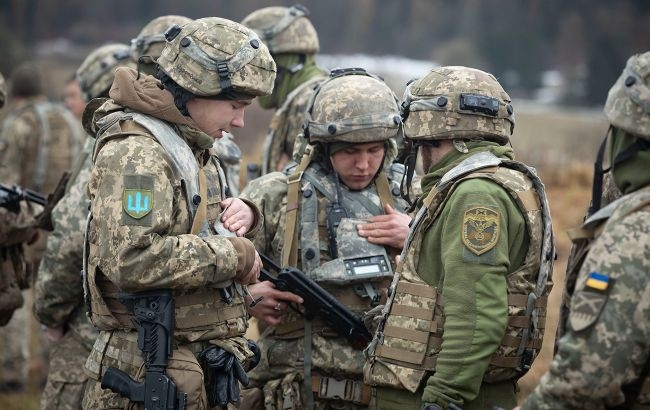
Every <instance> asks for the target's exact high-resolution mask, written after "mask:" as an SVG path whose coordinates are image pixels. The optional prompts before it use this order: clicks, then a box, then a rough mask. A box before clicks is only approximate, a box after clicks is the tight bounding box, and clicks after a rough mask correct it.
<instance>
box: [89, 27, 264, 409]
mask: <svg viewBox="0 0 650 410" xmlns="http://www.w3.org/2000/svg"><path fill="white" fill-rule="evenodd" d="M168 33H169V36H168V43H167V45H166V46H165V48H164V50H163V52H162V54H161V56H160V58H159V59H158V63H159V65H160V68H161V72H162V74H160V73H159V75H160V79H161V81H162V83H163V84H164V86H165V87H167V88H166V89H165V90H162V89H161V88H159V86H158V85H159V84H160V82H159V81H157V80H156V79H154V78H153V77H151V76H140V78H139V79H137V73H136V71H135V70H131V69H125V68H119V69H118V70H117V71H116V74H115V81H114V84H113V87H112V89H111V92H110V96H111V99H110V100H108V101H106V102H105V103H104V104H103V105H102V106H101V107H100V108H99V109H97V110H96V111H95V112H94V114H93V117H92V118H91V119H89V120H90V122H89V123H86V124H85V125H86V128H92V130H93V132H95V133H97V134H96V137H97V141H96V143H95V148H94V152H93V163H94V167H93V170H92V173H91V176H90V181H89V183H88V191H89V193H90V198H91V215H92V219H91V221H90V223H89V225H88V232H87V241H86V246H88V266H87V272H86V275H87V277H86V284H87V291H88V295H89V297H90V308H91V319H92V321H93V323H94V324H95V325H96V327H97V328H98V329H99V330H100V334H99V337H98V339H97V340H96V341H95V344H94V346H93V349H92V351H91V353H90V356H89V357H88V360H87V362H86V367H85V370H86V372H87V374H88V375H89V376H90V377H91V378H92V381H91V382H90V383H89V384H88V387H87V389H86V394H85V396H84V401H83V406H84V408H117V407H119V408H124V407H125V406H126V405H127V402H128V400H127V399H125V398H122V397H120V396H119V395H118V394H116V393H113V392H112V391H110V390H102V389H101V387H100V379H101V377H102V375H103V374H104V372H105V371H106V369H107V368H109V367H115V368H117V369H119V370H122V371H124V372H125V373H127V374H128V375H129V376H130V377H132V378H134V379H135V380H142V376H143V375H144V369H143V355H142V352H141V351H140V349H138V346H137V332H135V330H134V328H133V324H132V323H131V319H132V315H131V314H129V312H128V311H127V310H126V309H125V307H124V306H123V305H122V304H121V303H119V302H118V301H117V299H116V296H117V292H118V291H125V292H138V291H142V290H147V289H171V291H172V294H173V296H174V299H175V306H176V311H175V332H174V350H173V357H172V358H171V359H170V361H169V364H168V366H167V373H168V375H169V376H170V377H171V378H172V379H173V380H174V382H175V383H176V385H177V387H178V389H179V390H180V391H182V392H185V393H187V395H188V397H187V400H188V409H199V408H207V407H208V404H207V400H206V387H205V386H204V385H203V382H204V372H203V369H202V368H201V367H200V365H199V363H198V360H197V358H196V356H195V355H197V354H199V353H200V352H201V351H203V350H204V349H206V348H208V347H209V346H213V345H217V346H222V347H223V348H224V349H228V351H229V352H231V353H232V354H234V355H235V356H236V358H237V359H238V360H239V361H241V362H245V361H248V359H250V358H251V357H252V356H253V353H252V352H251V350H250V349H249V348H248V346H247V344H246V341H245V340H244V339H243V337H241V336H242V335H243V334H244V332H245V330H246V319H247V316H246V309H245V307H244V303H243V289H242V287H241V286H240V285H236V284H235V283H234V282H233V278H235V277H236V275H242V273H244V274H245V273H246V272H249V271H251V269H252V267H253V264H254V260H255V250H254V247H253V245H252V243H251V242H250V241H249V240H248V239H246V238H241V237H224V236H217V235H215V231H216V226H217V225H218V221H219V215H220V213H221V207H220V205H219V203H220V202H221V201H222V199H223V198H224V191H225V186H224V184H223V178H222V170H221V169H220V167H219V163H218V161H217V159H216V157H214V154H213V152H212V151H211V150H210V148H211V146H212V143H213V139H212V137H210V136H208V135H207V134H205V133H204V132H203V131H200V130H199V128H198V125H197V123H196V122H195V121H194V120H193V119H192V118H191V117H189V116H184V115H183V114H182V111H186V112H187V110H186V107H185V102H187V101H189V99H187V100H186V99H185V98H186V97H191V98H196V97H201V96H204V97H211V96H215V95H220V94H223V97H224V98H228V96H237V97H236V98H253V97H255V96H258V95H264V94H268V93H270V91H271V87H272V82H273V78H274V73H275V65H274V63H273V60H272V58H271V56H270V54H269V53H268V50H267V49H266V47H265V46H264V45H263V44H262V43H261V42H260V41H259V40H258V39H257V38H256V35H255V34H254V33H252V32H250V30H248V29H246V28H245V27H243V26H241V25H239V24H237V23H234V22H231V21H229V20H226V19H220V18H216V17H210V18H204V19H199V20H195V21H193V22H191V23H188V24H186V25H185V26H183V28H182V29H181V28H180V27H174V28H173V29H170V30H169V31H168ZM215 43H218V44H219V45H220V47H219V48H218V49H215V48H213V47H207V45H212V44H215ZM217 67H219V68H220V69H219V70H217ZM221 67H225V68H226V70H223V69H221ZM168 89H169V90H172V89H173V90H174V92H173V93H172V92H171V91H168ZM182 93H185V94H184V95H183V98H181V99H179V100H175V99H174V96H178V95H179V94H182ZM191 98H190V99H191ZM203 177H204V178H203ZM197 179H198V183H197ZM206 181H207V182H206ZM199 193H200V195H199ZM134 198H135V199H134ZM248 205H249V207H251V210H254V211H255V210H256V208H255V206H254V205H252V204H248ZM202 215H203V216H204V217H202ZM255 217H256V222H255V224H254V226H253V227H252V230H251V231H249V232H248V233H247V236H248V235H253V234H254V233H255V231H256V229H257V226H258V225H259V223H260V222H261V215H260V214H259V211H257V212H255ZM228 294H229V295H230V297H229V298H228V297H226V296H224V295H228Z"/></svg>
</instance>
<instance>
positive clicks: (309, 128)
mask: <svg viewBox="0 0 650 410" xmlns="http://www.w3.org/2000/svg"><path fill="white" fill-rule="evenodd" d="M401 125H402V119H401V117H400V115H399V102H398V99H397V97H396V96H395V93H393V91H392V90H391V89H390V87H388V85H386V83H384V82H383V81H382V80H381V79H380V78H379V77H377V76H374V75H372V74H369V73H367V72H366V71H365V70H363V69H358V68H347V69H335V70H332V72H331V73H330V77H329V78H328V79H327V80H324V81H323V82H321V83H319V84H318V85H317V86H316V88H315V90H314V92H313V93H312V95H311V97H310V100H309V103H308V104H307V112H306V121H305V125H304V134H305V137H306V138H308V139H309V142H310V143H315V142H325V143H330V142H351V143H357V144H359V143H366V142H375V141H386V140H389V139H391V138H394V137H396V136H397V134H398V133H399V132H400V131H401Z"/></svg>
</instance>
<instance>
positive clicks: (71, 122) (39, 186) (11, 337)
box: [0, 66, 83, 386]
mask: <svg viewBox="0 0 650 410" xmlns="http://www.w3.org/2000/svg"><path fill="white" fill-rule="evenodd" d="M30 72H31V73H30ZM16 76H18V77H19V78H20V77H22V78H20V79H17V78H16ZM13 77H14V78H13V83H12V92H13V97H14V99H15V100H16V108H15V109H14V110H13V111H12V112H10V113H9V114H8V115H7V116H6V117H5V118H4V120H3V123H2V130H1V131H0V182H2V183H4V184H7V185H13V184H17V185H20V186H22V187H23V188H28V189H32V190H35V191H38V192H41V193H43V194H48V193H51V192H52V191H54V189H55V187H56V186H57V183H58V182H59V180H60V179H61V176H62V175H63V173H64V172H65V171H67V170H68V169H70V166H71V165H72V162H73V159H74V158H75V156H76V155H77V153H78V152H79V150H80V149H81V144H82V138H83V135H82V133H81V132H80V128H79V127H78V125H77V120H76V119H75V118H74V116H73V115H72V113H70V112H69V111H68V110H67V109H66V108H65V107H64V106H63V105H61V104H58V103H52V102H49V101H47V99H46V98H45V97H44V96H43V95H42V90H38V88H40V87H34V88H33V90H32V91H33V92H34V93H31V92H30V93H28V94H25V95H21V93H22V91H19V92H17V90H20V88H23V87H25V84H21V83H23V82H24V81H29V82H34V83H37V82H40V78H39V76H38V72H37V71H36V69H35V68H32V67H29V66H24V67H21V68H18V69H17V70H16V74H15V76H13ZM27 87H28V88H32V85H30V84H27ZM23 89H24V88H23ZM46 239H47V235H46V233H45V231H41V232H40V233H39V236H38V239H37V240H35V241H34V242H30V243H29V244H27V243H26V242H25V243H22V244H16V245H15V247H14V250H12V251H9V250H4V249H3V253H4V254H5V255H7V252H10V253H12V254H13V255H14V256H13V257H14V258H21V259H22V255H20V256H18V255H17V254H16V252H18V253H20V252H24V258H25V262H26V264H25V265H23V266H24V267H25V268H26V270H27V279H26V282H25V284H26V285H27V286H30V287H31V284H32V281H33V280H34V273H35V272H34V271H35V269H36V267H37V266H38V263H39V261H40V258H41V255H42V252H43V250H44V248H45V241H46ZM18 248H22V250H18ZM4 258H5V256H3V259H4ZM4 260H5V261H6V259H4ZM4 273H5V274H6V275H11V274H16V275H19V276H20V275H21V273H18V272H15V271H14V272H13V273H10V272H4ZM23 297H24V298H25V302H26V303H25V304H24V306H23V307H22V308H21V309H19V310H17V311H16V312H15V314H14V317H13V319H12V320H11V321H10V323H9V324H8V325H7V327H5V328H3V329H2V330H1V331H0V351H1V352H2V354H1V355H2V358H1V359H0V362H2V366H1V367H2V374H0V384H4V383H8V384H10V385H16V386H21V385H23V386H24V385H25V384H26V382H27V365H28V364H27V360H28V358H29V346H30V345H31V343H30V342H29V341H30V340H31V339H32V332H31V329H32V327H33V322H32V317H31V315H30V314H29V311H30V309H31V304H32V303H31V302H32V291H31V290H25V291H23ZM16 340H23V341H25V342H24V343H16V342H15V341H16ZM39 344H40V346H41V347H44V346H46V344H44V343H39ZM43 355H44V354H43ZM39 359H40V358H39Z"/></svg>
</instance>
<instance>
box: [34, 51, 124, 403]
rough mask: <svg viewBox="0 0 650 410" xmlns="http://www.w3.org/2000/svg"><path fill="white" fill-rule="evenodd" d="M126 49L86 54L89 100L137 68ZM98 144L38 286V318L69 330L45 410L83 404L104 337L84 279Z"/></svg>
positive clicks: (70, 198)
mask: <svg viewBox="0 0 650 410" xmlns="http://www.w3.org/2000/svg"><path fill="white" fill-rule="evenodd" d="M126 51H128V46H126V45H123V44H108V45H105V46H102V47H99V48H98V49H96V50H94V51H93V52H91V53H90V54H89V55H88V56H87V57H86V59H85V60H84V61H83V62H82V64H81V66H80V67H79V69H78V70H77V73H76V79H77V81H79V83H81V84H84V94H85V95H86V96H87V97H88V98H91V99H93V98H97V97H102V96H107V95H108V89H109V87H110V84H112V82H113V77H114V74H113V73H114V71H115V69H116V68H117V67H120V66H122V67H123V66H127V67H135V65H134V64H133V62H132V61H131V60H130V58H129V57H128V53H126ZM99 62H103V63H104V64H101V63H99ZM79 126H81V124H79ZM94 142H95V139H94V138H92V137H91V136H89V135H87V136H86V140H85V142H84V146H83V149H82V151H81V153H80V155H79V156H78V157H77V159H76V161H75V164H74V166H73V167H72V171H71V172H72V174H71V176H70V179H69V181H68V185H67V187H66V193H65V195H64V196H63V198H62V199H61V201H60V202H59V203H58V204H57V205H56V207H55V208H54V210H53V211H52V221H53V223H54V227H55V229H54V231H53V232H52V233H51V234H50V235H49V237H48V240H47V247H46V250H45V253H44V255H43V260H42V262H41V264H40V266H39V270H38V275H37V277H36V284H35V287H34V296H35V301H34V315H35V316H36V318H37V320H38V321H39V322H40V323H41V324H43V325H44V326H47V327H49V328H53V329H62V330H63V331H64V332H65V333H64V335H63V337H62V338H61V339H60V340H58V341H56V342H54V343H52V348H51V351H50V358H49V359H50V362H49V371H48V375H47V382H46V385H45V388H44V390H43V395H42V397H41V409H80V408H81V399H82V398H83V393H84V388H85V383H86V381H87V379H88V377H87V376H86V374H85V373H84V372H83V366H84V363H85V362H86V358H87V357H88V354H89V353H90V349H91V348H92V346H93V343H94V341H95V339H96V338H97V336H98V332H97V330H96V329H95V328H94V326H93V325H92V323H90V320H89V318H88V316H87V314H86V306H85V304H84V301H83V286H82V278H81V267H82V265H83V263H82V251H83V241H84V230H85V228H86V219H87V215H88V207H89V204H90V203H89V200H88V198H87V193H86V188H87V184H88V179H89V177H90V169H91V166H92V161H91V153H92V147H93V144H94Z"/></svg>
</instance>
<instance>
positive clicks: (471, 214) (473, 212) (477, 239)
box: [462, 206, 501, 255]
mask: <svg viewBox="0 0 650 410" xmlns="http://www.w3.org/2000/svg"><path fill="white" fill-rule="evenodd" d="M500 224H501V218H500V215H499V212H498V211H495V210H493V209H490V208H486V207H482V206H476V207H473V208H470V209H468V210H467V211H465V213H464V214H463V227H462V229H463V232H462V240H463V243H464V244H465V246H466V247H467V249H469V250H470V251H472V253H474V254H476V255H482V254H484V253H485V252H487V251H489V250H490V249H492V248H494V246H495V245H496V244H497V241H498V240H499V233H500V230H501V225H500Z"/></svg>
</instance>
